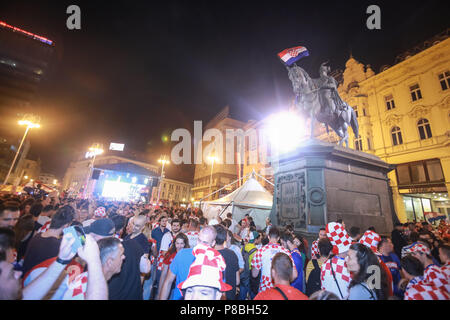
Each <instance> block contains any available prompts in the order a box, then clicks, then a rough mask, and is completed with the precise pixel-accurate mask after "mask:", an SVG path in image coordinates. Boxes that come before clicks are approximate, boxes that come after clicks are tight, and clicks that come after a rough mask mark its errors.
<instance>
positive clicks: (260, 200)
mask: <svg viewBox="0 0 450 320" xmlns="http://www.w3.org/2000/svg"><path fill="white" fill-rule="evenodd" d="M272 203H273V195H272V194H271V193H270V192H269V191H267V190H266V189H265V188H264V187H263V186H262V185H261V184H260V183H259V182H258V180H256V179H255V178H254V175H251V176H250V178H249V179H248V180H247V181H246V182H245V183H244V184H243V185H242V186H241V187H240V188H238V189H236V190H234V191H233V192H232V193H230V194H228V195H226V196H225V197H223V198H220V199H217V200H213V201H207V202H205V203H203V205H202V210H203V212H204V214H205V217H206V218H207V219H208V220H211V219H214V218H217V217H218V216H219V215H220V217H221V218H222V219H225V218H226V216H227V213H228V212H231V213H232V214H233V219H234V220H236V221H238V222H239V221H240V220H241V219H243V218H244V217H245V215H246V214H249V216H250V217H252V218H253V221H254V222H255V225H256V228H257V229H258V230H261V229H264V228H265V226H266V223H265V220H266V218H267V217H268V216H269V215H270V211H271V210H272Z"/></svg>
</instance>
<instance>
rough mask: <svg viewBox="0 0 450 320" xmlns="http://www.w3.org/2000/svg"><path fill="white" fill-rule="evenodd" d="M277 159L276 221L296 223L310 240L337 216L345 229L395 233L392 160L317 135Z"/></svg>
mask: <svg viewBox="0 0 450 320" xmlns="http://www.w3.org/2000/svg"><path fill="white" fill-rule="evenodd" d="M274 160H275V159H272V163H274ZM277 160H278V167H277V168H274V171H275V175H274V183H275V189H274V198H273V199H274V200H273V207H272V211H271V214H270V219H271V221H272V224H273V225H277V226H280V227H285V226H286V225H289V224H292V225H293V226H294V230H295V232H298V233H300V234H302V235H304V236H306V237H307V239H308V240H310V239H313V240H315V239H316V238H317V233H318V232H319V229H320V228H323V227H325V226H326V224H327V223H328V222H332V221H336V220H338V219H342V220H343V221H344V223H345V226H346V229H347V231H349V229H350V228H351V227H352V226H357V227H360V228H361V232H362V233H363V232H364V231H366V230H367V228H369V227H371V226H373V227H375V229H376V231H377V232H378V233H379V234H390V233H391V231H392V229H393V223H394V218H395V217H396V215H395V212H394V206H393V203H392V196H391V191H390V187H389V180H388V177H387V174H388V172H390V171H391V170H393V169H394V168H395V166H394V165H390V164H387V163H386V162H384V161H382V160H381V159H380V158H378V157H377V156H374V155H371V154H368V153H365V152H360V151H355V150H352V149H348V148H344V147H340V146H338V145H335V144H330V143H327V142H323V141H320V140H315V139H311V140H307V141H305V142H303V143H302V144H301V145H300V146H299V147H298V148H297V149H296V150H295V151H292V152H291V153H287V154H284V155H281V156H280V157H279V158H278V159H277ZM310 244H311V242H310Z"/></svg>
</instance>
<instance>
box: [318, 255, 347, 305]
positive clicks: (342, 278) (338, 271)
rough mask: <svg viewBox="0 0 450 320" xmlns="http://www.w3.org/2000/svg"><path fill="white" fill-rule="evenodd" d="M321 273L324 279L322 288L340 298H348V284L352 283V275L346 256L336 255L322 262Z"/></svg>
mask: <svg viewBox="0 0 450 320" xmlns="http://www.w3.org/2000/svg"><path fill="white" fill-rule="evenodd" d="M331 268H333V271H334V274H335V275H336V280H337V282H338V284H339V289H340V290H341V292H342V296H341V294H340V293H339V289H338V286H337V284H336V281H335V280H334V277H333V273H332V271H331ZM320 274H321V277H320V278H321V280H322V290H327V291H329V292H333V293H334V294H335V295H337V296H338V297H339V298H340V299H347V297H348V286H349V285H350V281H351V276H350V272H349V271H348V269H347V264H346V263H345V259H344V258H341V257H338V256H334V257H333V258H332V259H328V260H327V261H326V262H325V263H324V264H322V268H321V273H320Z"/></svg>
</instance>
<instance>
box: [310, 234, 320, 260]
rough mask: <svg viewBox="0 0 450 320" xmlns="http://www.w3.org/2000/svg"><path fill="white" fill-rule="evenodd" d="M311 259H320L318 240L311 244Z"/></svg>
mask: <svg viewBox="0 0 450 320" xmlns="http://www.w3.org/2000/svg"><path fill="white" fill-rule="evenodd" d="M311 258H312V259H319V258H320V252H319V239H317V240H316V241H313V243H312V244H311Z"/></svg>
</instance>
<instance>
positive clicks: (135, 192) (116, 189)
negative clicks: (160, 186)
mask: <svg viewBox="0 0 450 320" xmlns="http://www.w3.org/2000/svg"><path fill="white" fill-rule="evenodd" d="M144 188H145V185H141V184H133V183H126V182H120V181H108V180H107V181H105V184H104V186H103V191H102V196H103V197H105V198H112V199H115V200H124V201H129V200H134V199H137V198H139V196H140V194H141V191H142V189H144Z"/></svg>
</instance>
